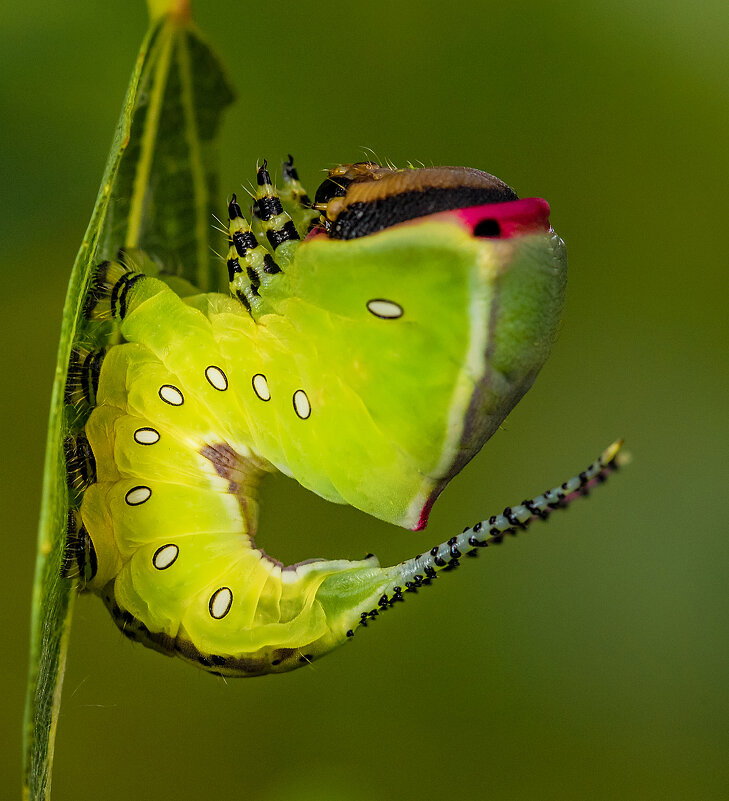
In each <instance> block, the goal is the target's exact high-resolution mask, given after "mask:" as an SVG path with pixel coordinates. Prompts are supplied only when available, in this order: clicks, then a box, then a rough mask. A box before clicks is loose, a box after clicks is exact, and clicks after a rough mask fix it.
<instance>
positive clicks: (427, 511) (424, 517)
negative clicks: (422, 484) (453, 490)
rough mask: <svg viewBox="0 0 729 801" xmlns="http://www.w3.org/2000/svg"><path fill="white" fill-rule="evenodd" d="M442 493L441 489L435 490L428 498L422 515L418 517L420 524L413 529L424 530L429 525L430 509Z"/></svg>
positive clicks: (421, 512)
mask: <svg viewBox="0 0 729 801" xmlns="http://www.w3.org/2000/svg"><path fill="white" fill-rule="evenodd" d="M439 495H440V490H438V492H434V493H433V494H432V495H431V496H430V497H429V498H428V500H427V501H426V502H425V505H424V506H423V508H422V509H421V511H420V517H419V518H418V524H417V526H415V527H414V528H413V531H422V530H423V529H424V528H425V527H426V526H427V525H428V518H429V517H430V510H431V509H432V508H433V504H434V503H435V502H436V500H437V499H438V496H439Z"/></svg>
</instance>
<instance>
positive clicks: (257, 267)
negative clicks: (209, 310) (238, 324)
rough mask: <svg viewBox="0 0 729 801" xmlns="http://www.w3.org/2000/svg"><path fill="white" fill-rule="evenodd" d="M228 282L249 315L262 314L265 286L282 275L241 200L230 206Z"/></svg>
mask: <svg viewBox="0 0 729 801" xmlns="http://www.w3.org/2000/svg"><path fill="white" fill-rule="evenodd" d="M227 265H228V282H229V284H230V291H231V293H232V294H233V295H235V297H237V298H238V300H240V302H241V303H242V304H243V305H244V306H245V307H246V309H248V311H249V312H254V313H261V312H263V311H264V310H265V309H264V306H265V304H264V301H263V300H262V298H261V293H260V289H261V286H262V285H263V286H265V285H266V284H267V283H268V281H269V280H270V279H271V277H272V276H275V275H277V274H278V273H280V272H281V268H280V267H279V266H278V264H276V262H275V261H274V259H273V256H272V255H271V254H270V253H269V252H268V251H267V250H266V248H265V247H263V245H261V244H260V243H259V241H258V238H257V237H256V235H255V234H254V233H253V231H252V230H251V226H250V225H249V224H248V220H246V218H245V217H244V216H243V212H242V211H241V208H240V205H239V204H238V198H237V197H236V196H235V195H233V197H232V198H231V201H230V203H228V256H227Z"/></svg>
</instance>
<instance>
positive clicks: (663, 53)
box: [0, 0, 729, 801]
mask: <svg viewBox="0 0 729 801" xmlns="http://www.w3.org/2000/svg"><path fill="white" fill-rule="evenodd" d="M195 10H196V16H197V18H198V21H199V22H200V24H201V26H202V27H203V29H204V30H205V31H207V33H208V34H209V36H210V38H211V39H212V40H213V41H214V42H215V44H216V46H217V49H218V50H219V52H220V53H221V55H222V57H223V59H224V61H225V62H226V64H227V66H228V68H229V70H230V74H231V77H232V80H233V82H234V83H235V85H236V86H237V88H238V92H239V100H238V103H237V105H236V106H235V107H234V109H232V111H230V112H229V114H228V115H227V118H226V126H225V130H224V135H223V141H222V154H221V155H222V164H221V166H222V172H221V174H222V176H223V182H222V187H223V191H224V192H226V193H229V192H231V191H235V190H237V189H238V187H239V186H240V184H242V183H248V182H249V181H251V180H252V178H253V174H254V173H253V171H254V166H255V162H256V159H260V158H263V157H268V158H269V159H270V160H271V161H272V162H277V161H278V160H279V159H280V158H281V157H284V156H285V155H286V154H287V153H289V152H293V153H294V155H295V156H296V157H297V161H298V164H299V168H300V172H301V173H302V177H303V178H304V180H305V182H306V183H307V185H308V186H309V188H310V190H311V191H313V190H314V188H315V187H316V185H317V184H318V182H319V180H320V179H321V176H322V173H321V169H322V168H325V167H329V166H332V165H334V164H336V163H338V162H340V161H352V160H359V159H361V158H363V157H366V156H367V153H368V152H369V151H366V150H365V148H372V149H373V150H374V152H375V153H376V154H377V156H379V157H380V158H381V159H384V158H389V159H392V160H393V161H394V162H395V163H398V164H402V163H404V162H405V161H407V160H421V161H423V162H425V163H435V164H467V165H471V166H475V167H480V168H482V169H486V170H488V171H491V172H493V173H495V174H497V175H499V176H500V177H502V178H504V179H505V180H506V181H508V182H509V183H510V184H511V185H512V186H514V187H515V188H516V190H517V191H518V192H519V194H520V195H523V196H529V195H540V196H543V197H546V198H547V199H548V200H549V201H550V204H551V205H552V210H553V214H552V221H553V224H554V226H555V228H556V229H557V230H558V231H559V232H560V234H561V235H562V237H563V238H564V239H565V241H566V242H567V245H568V250H569V257H570V271H571V272H570V285H569V291H568V299H567V306H566V309H565V313H564V320H563V324H562V328H561V332H560V335H559V339H558V341H557V343H556V347H555V350H554V354H553V356H552V358H551V360H550V361H549V362H548V364H547V366H546V367H545V369H544V371H543V373H542V375H541V376H540V378H539V379H538V381H537V383H536V384H535V386H534V388H533V389H532V391H531V392H530V393H529V394H528V395H527V396H526V398H525V399H524V400H523V401H522V402H521V404H520V405H519V406H518V408H517V409H516V410H515V411H514V412H513V413H512V415H511V416H510V417H509V418H508V420H507V421H506V424H505V425H504V427H503V430H502V431H500V432H499V433H498V434H497V435H496V436H495V437H494V438H493V440H492V441H491V442H490V443H489V444H488V446H487V447H486V448H485V449H484V452H483V453H482V454H481V455H480V456H479V457H478V458H477V459H476V460H475V461H474V462H473V463H472V464H471V465H470V466H469V467H468V468H466V470H465V471H464V472H463V474H462V475H461V476H460V477H458V478H457V479H456V480H455V481H454V482H453V485H452V486H451V487H450V488H449V490H448V491H446V493H445V494H444V496H443V497H442V498H441V500H440V501H439V503H438V504H437V505H436V507H435V510H434V513H433V515H432V517H431V523H430V526H429V528H428V530H427V531H426V532H423V533H420V534H414V533H412V532H406V531H400V530H397V529H395V528H393V527H390V526H388V525H386V524H384V523H379V522H377V521H374V520H369V519H367V518H366V517H364V516H363V515H362V514H360V513H357V512H354V511H353V510H350V509H346V508H342V507H333V506H329V505H327V504H326V503H324V502H323V501H320V500H319V499H317V498H315V497H312V496H310V495H309V494H307V493H306V492H304V491H303V490H301V489H299V488H298V487H296V486H294V485H293V484H292V483H291V482H288V481H285V480H283V479H282V480H274V481H272V482H271V483H270V484H269V485H267V487H266V489H265V491H264V498H263V500H264V506H263V509H264V512H263V520H262V534H261V537H260V541H261V543H262V544H263V545H264V546H265V547H266V549H267V550H268V551H269V552H271V551H273V552H274V553H275V554H276V555H277V556H279V557H282V558H284V559H299V558H304V557H307V556H313V555H322V556H340V555H341V556H347V557H355V558H359V557H361V556H362V555H363V554H364V553H365V552H366V551H370V550H371V551H374V552H376V553H377V554H378V556H379V557H380V558H381V559H382V560H383V561H386V562H392V561H397V560H399V559H400V558H403V557H404V556H409V555H411V554H412V553H413V552H414V551H415V550H417V549H420V548H421V547H422V546H424V545H426V544H432V543H435V542H436V541H440V540H442V539H443V538H445V537H447V536H449V533H450V532H453V533H455V532H457V531H459V530H460V528H462V526H463V525H465V524H468V523H472V522H473V521H475V520H477V519H479V518H481V517H483V516H484V515H486V514H491V513H492V512H495V511H498V510H500V509H501V508H503V506H504V505H505V504H507V503H513V502H518V501H520V500H521V499H522V498H523V497H524V496H525V495H527V494H533V493H535V492H540V491H542V490H543V489H545V488H546V487H547V486H551V485H552V484H554V483H555V482H558V481H561V480H563V479H564V478H566V477H567V476H568V475H570V474H571V473H572V472H574V471H576V470H579V469H581V468H582V467H583V466H585V465H586V464H587V463H588V462H589V461H591V460H592V458H594V457H595V456H596V455H597V454H598V453H599V452H600V450H601V449H602V448H603V447H604V446H605V445H607V444H608V443H609V442H610V441H611V440H612V439H613V438H615V437H617V436H621V435H622V436H624V437H625V438H626V441H627V445H628V447H629V449H630V450H631V451H632V453H633V455H634V461H633V463H632V464H631V466H630V467H629V468H627V469H626V470H625V471H623V472H622V473H621V474H619V475H618V476H616V477H614V478H613V479H611V480H610V481H609V482H608V484H607V485H606V486H605V487H604V488H602V489H600V490H599V491H598V492H595V493H594V496H593V497H592V498H591V499H590V500H589V501H586V502H581V503H579V504H577V505H576V506H575V508H574V509H573V510H572V511H571V512H569V513H567V514H564V515H562V516H555V517H554V518H553V520H552V521H551V522H550V524H549V526H548V527H541V526H538V527H535V528H534V530H532V531H531V532H529V533H527V534H525V535H523V536H521V537H519V538H517V539H516V540H513V541H509V542H508V543H506V544H505V545H504V547H503V548H501V549H496V550H491V549H489V551H488V552H485V553H483V554H482V555H481V559H480V560H479V561H478V562H469V563H468V565H467V567H464V568H463V569H462V570H459V571H458V572H457V573H455V574H453V575H451V576H446V577H444V578H443V579H442V580H440V581H438V582H437V589H436V588H434V589H432V590H429V591H428V592H423V593H421V594H420V596H419V597H418V598H416V599H412V600H409V601H408V603H406V604H404V605H403V606H402V607H401V608H400V609H399V611H398V612H397V614H393V616H392V617H390V616H388V617H387V619H384V620H382V621H380V622H379V623H377V625H376V626H372V627H370V628H369V629H368V630H367V631H365V632H363V633H362V634H361V635H360V636H359V637H357V638H356V641H355V642H353V643H352V644H351V645H349V646H348V647H346V648H343V649H341V650H340V651H339V652H337V653H335V654H332V655H331V656H329V657H327V659H325V660H322V661H321V662H318V663H316V664H314V665H313V666H312V667H310V668H308V669H302V670H300V671H297V672H295V673H292V674H289V675H284V676H274V677H267V678H258V679H251V680H248V681H242V680H237V681H228V682H225V681H223V680H222V679H216V678H213V677H211V676H208V675H205V674H204V673H202V672H198V671H195V670H193V669H191V668H189V667H187V666H186V665H184V664H183V663H182V662H178V661H175V660H170V659H165V658H163V657H161V656H159V655H158V654H155V653H153V652H151V651H149V650H147V649H143V648H141V647H139V646H135V645H133V644H132V643H130V642H128V641H127V640H125V639H124V638H123V637H122V636H121V635H120V634H119V632H118V631H117V630H116V628H115V627H114V626H113V624H112V622H111V620H110V618H109V616H108V614H107V612H106V611H105V610H104V609H103V608H102V605H101V604H100V603H99V602H98V600H96V599H95V598H82V599H80V600H79V602H78V603H77V606H76V614H75V620H74V626H73V631H72V637H71V648H70V655H69V664H68V670H67V674H66V682H65V687H64V700H63V705H62V710H61V717H60V723H59V729H58V742H57V748H56V763H55V772H54V781H53V784H54V799H55V801H65V800H66V799H74V801H83V799H104V801H114V800H115V799H125V801H128V799H130V798H135V799H158V798H159V799H162V798H164V799H167V798H175V799H176V800H177V801H187V800H188V799H198V798H200V797H208V798H245V799H255V800H256V801H259V800H260V801H269V800H273V799H276V800H279V799H324V801H329V799H332V801H339V799H343V800H344V799H346V800H347V801H350V800H351V801H360V800H361V799H378V800H379V799H382V800H383V801H388V800H389V799H399V801H408V800H409V799H412V800H413V801H415V799H418V801H420V799H424V798H425V799H429V798H461V797H464V798H465V797H477V798H492V797H493V798H499V799H502V801H510V800H511V799H514V801H516V800H517V799H519V800H520V799H560V801H565V800H567V799H586V798H589V799H654V798H661V799H720V798H721V799H724V798H727V797H729V758H728V756H729V751H728V749H729V687H728V684H729V683H728V682H727V674H728V672H729V638H728V637H727V634H728V633H729V632H728V628H729V626H728V625H727V617H728V612H729V600H728V598H729V581H728V580H727V576H728V573H729V537H728V536H727V533H728V532H727V524H726V510H725V509H724V489H725V487H726V483H727V469H726V453H727V442H728V438H727V433H728V432H727V401H726V398H727V390H728V389H729V387H728V384H729V381H728V380H727V379H728V378H729V369H728V367H727V359H726V349H727V323H726V317H727V311H726V304H727V293H726V287H727V268H728V267H729V259H728V258H727V251H726V231H727V224H728V223H727V220H728V219H729V199H728V197H727V189H726V185H727V174H729V151H728V149H727V127H728V123H729V67H727V61H726V41H727V36H728V35H729V7H728V6H727V4H726V2H725V0H704V2H702V3H701V4H700V5H697V4H695V3H688V2H679V1H678V0H642V2H641V3H640V4H636V3H634V2H632V1H631V2H629V1H628V0H596V1H595V2H592V3H589V4H585V3H582V2H578V1H577V0H564V2H560V3H544V2H543V1H542V0H523V1H522V2H520V3H511V4H509V3H492V2H486V1H485V0H470V1H465V0H464V1H461V0H456V2H451V3H447V4H446V3H442V2H440V3H438V2H434V0H417V2H415V0H402V1H401V2H399V3H393V2H383V0H371V2H368V3H366V4H364V3H361V4H356V3H351V4H343V3H340V2H334V1H333V0H324V1H323V2H319V3H317V4H311V3H284V4H268V3H266V4H264V3H253V2H249V3H242V2H239V1H236V0H208V1H207V2H203V0H198V2H197V3H196V7H195ZM145 27H146V12H145V8H144V6H143V4H142V2H141V0H139V1H138V2H130V0H107V2H105V3H103V4H101V3H97V2H92V1H91V0H83V1H82V0H74V2H73V3H67V4H49V3H47V2H39V0H25V1H24V2H23V3H20V2H17V0H14V1H13V2H10V3H5V4H4V6H3V9H2V11H0V40H1V43H0V119H2V123H1V125H0V137H1V141H2V175H3V178H2V182H0V230H1V233H2V250H1V252H0V260H1V263H0V276H1V277H2V292H0V324H1V325H2V327H3V332H2V337H3V338H2V341H3V342H5V343H6V344H5V346H4V348H3V349H2V354H3V375H4V380H3V396H2V401H0V403H1V404H2V426H3V431H2V447H3V449H4V450H5V453H6V456H5V458H4V459H3V460H2V464H1V465H0V471H2V473H1V479H0V492H2V509H3V524H2V532H3V533H2V535H3V556H4V561H5V564H6V567H5V569H4V571H3V572H4V577H3V581H2V590H1V592H2V603H0V631H1V632H2V638H3V641H4V643H5V645H4V647H3V655H2V658H1V659H0V678H1V680H2V692H0V797H2V798H3V799H4V798H8V799H11V798H17V797H18V794H19V786H20V753H21V752H20V730H21V718H22V707H23V696H24V684H25V671H26V666H27V656H26V651H27V638H28V617H29V603H30V592H31V580H32V575H33V562H34V550H35V529H36V522H37V514H38V508H39V502H40V491H41V468H42V457H43V447H44V441H45V428H46V419H47V412H48V404H49V399H50V389H51V382H52V376H53V370H54V363H55V356H56V344H57V338H58V332H59V328H60V320H61V310H62V305H63V296H64V291H65V285H66V281H67V278H68V275H69V272H70V268H71V264H72V263H73V259H74V256H75V252H76V249H77V247H78V244H79V242H80V240H81V237H82V234H83V231H84V229H85V227H86V224H87V221H88V218H89V216H90V213H91V209H92V206H93V202H94V198H95V195H96V190H97V186H98V182H99V180H100V177H101V173H102V168H103V165H104V162H105V159H106V154H107V150H108V147H109V144H110V142H111V136H112V132H113V129H114V125H115V123H116V119H117V115H118V111H119V108H120V105H121V101H122V97H123V93H124V90H125V87H126V83H127V79H128V76H129V73H130V70H131V67H132V63H133V61H134V58H135V55H136V51H137V47H138V44H139V42H140V41H141V38H142V35H143V33H144V30H145ZM224 200H225V198H224V197H221V199H220V207H221V212H222V211H224ZM294 524H295V525H296V526H297V527H298V528H299V529H301V534H300V536H298V537H297V539H296V540H295V541H292V538H291V536H290V533H289V532H290V531H291V529H292V528H293V526H294ZM416 543H417V545H416Z"/></svg>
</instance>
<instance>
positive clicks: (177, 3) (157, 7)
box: [147, 0, 192, 23]
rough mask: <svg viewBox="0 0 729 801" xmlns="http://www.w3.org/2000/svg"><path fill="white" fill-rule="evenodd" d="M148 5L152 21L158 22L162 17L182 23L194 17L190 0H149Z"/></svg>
mask: <svg viewBox="0 0 729 801" xmlns="http://www.w3.org/2000/svg"><path fill="white" fill-rule="evenodd" d="M147 7H148V8H149V16H150V18H151V20H152V22H157V20H159V19H160V18H161V17H168V18H169V19H173V20H175V21H177V22H182V23H186V22H189V21H190V20H191V19H192V7H191V3H190V0H147Z"/></svg>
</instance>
